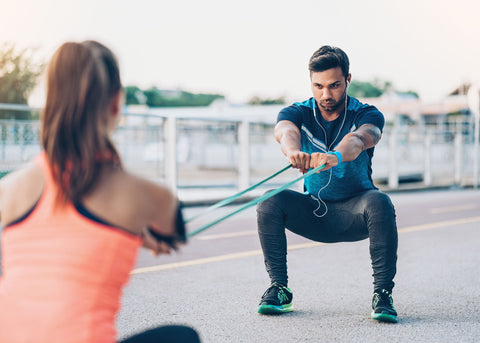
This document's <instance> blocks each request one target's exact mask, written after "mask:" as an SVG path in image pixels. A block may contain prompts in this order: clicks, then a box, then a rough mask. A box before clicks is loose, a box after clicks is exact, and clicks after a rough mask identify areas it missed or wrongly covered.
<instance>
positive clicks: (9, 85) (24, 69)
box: [0, 43, 43, 119]
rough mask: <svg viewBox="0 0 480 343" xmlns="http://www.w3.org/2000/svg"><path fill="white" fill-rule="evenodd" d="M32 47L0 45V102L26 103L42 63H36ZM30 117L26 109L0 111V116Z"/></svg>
mask: <svg viewBox="0 0 480 343" xmlns="http://www.w3.org/2000/svg"><path fill="white" fill-rule="evenodd" d="M31 52H32V49H24V50H20V51H17V50H16V49H15V46H14V45H13V44H11V43H5V44H3V45H2V46H0V103H10V104H27V102H28V97H29V95H30V93H31V92H32V90H33V89H34V88H35V86H36V84H37V79H38V76H39V75H40V74H41V72H42V70H43V64H36V63H34V62H33V60H32V57H31ZM12 117H15V118H17V119H30V118H32V114H31V113H30V112H28V111H21V112H20V111H13V112H12V111H8V113H7V111H6V110H1V111H0V118H8V119H10V118H12Z"/></svg>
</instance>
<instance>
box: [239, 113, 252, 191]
mask: <svg viewBox="0 0 480 343" xmlns="http://www.w3.org/2000/svg"><path fill="white" fill-rule="evenodd" d="M238 145H239V151H240V156H239V161H238V188H239V189H245V188H248V187H249V186H250V122H249V121H246V120H244V121H242V122H239V123H238Z"/></svg>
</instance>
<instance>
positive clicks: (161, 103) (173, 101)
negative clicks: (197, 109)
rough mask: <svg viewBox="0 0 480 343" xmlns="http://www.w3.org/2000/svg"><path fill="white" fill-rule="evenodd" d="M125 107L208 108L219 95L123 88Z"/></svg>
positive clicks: (153, 88) (221, 96)
mask: <svg viewBox="0 0 480 343" xmlns="http://www.w3.org/2000/svg"><path fill="white" fill-rule="evenodd" d="M125 93H126V99H125V102H126V104H127V105H138V104H142V105H143V104H146V105H147V106H149V107H180V106H208V105H210V104H211V103H212V102H213V101H214V100H216V99H223V98H224V96H223V95H221V94H194V93H190V92H186V91H182V90H160V89H158V88H157V87H152V88H149V89H146V90H143V91H142V90H141V89H140V88H138V87H137V86H128V87H125Z"/></svg>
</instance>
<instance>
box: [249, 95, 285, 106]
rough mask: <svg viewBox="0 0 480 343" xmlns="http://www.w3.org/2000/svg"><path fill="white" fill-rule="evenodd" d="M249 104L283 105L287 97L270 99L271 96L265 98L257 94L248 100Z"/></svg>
mask: <svg viewBox="0 0 480 343" xmlns="http://www.w3.org/2000/svg"><path fill="white" fill-rule="evenodd" d="M248 104H249V105H283V104H285V97H284V96H281V97H279V98H275V99H270V98H268V99H263V98H260V97H259V96H256V95H255V96H253V97H252V98H251V99H250V100H249V101H248Z"/></svg>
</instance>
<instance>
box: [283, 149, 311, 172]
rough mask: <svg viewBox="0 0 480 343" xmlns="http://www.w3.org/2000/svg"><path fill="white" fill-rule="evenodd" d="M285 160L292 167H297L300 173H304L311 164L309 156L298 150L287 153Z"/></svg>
mask: <svg viewBox="0 0 480 343" xmlns="http://www.w3.org/2000/svg"><path fill="white" fill-rule="evenodd" d="M287 161H288V163H290V164H291V165H292V167H293V168H295V169H298V170H299V171H300V172H302V173H306V172H308V169H309V168H310V165H311V156H310V155H309V154H307V153H306V152H302V151H299V150H298V151H293V152H290V153H288V154H287Z"/></svg>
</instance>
